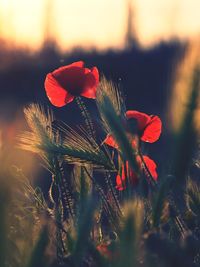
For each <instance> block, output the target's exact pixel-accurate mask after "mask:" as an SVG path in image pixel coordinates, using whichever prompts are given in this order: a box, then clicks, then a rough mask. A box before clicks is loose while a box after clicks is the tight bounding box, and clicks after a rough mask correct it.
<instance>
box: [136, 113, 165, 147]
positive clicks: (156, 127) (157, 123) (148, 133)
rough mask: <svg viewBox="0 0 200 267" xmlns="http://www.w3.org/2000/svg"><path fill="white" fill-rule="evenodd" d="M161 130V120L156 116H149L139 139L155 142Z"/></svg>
mask: <svg viewBox="0 0 200 267" xmlns="http://www.w3.org/2000/svg"><path fill="white" fill-rule="evenodd" d="M161 131H162V122H161V120H160V118H159V117H158V116H151V119H150V121H149V122H148V124H147V125H146V128H145V129H144V131H143V134H142V136H141V140H142V141H144V142H148V143H154V142H156V141H157V140H158V139H159V137H160V134H161Z"/></svg>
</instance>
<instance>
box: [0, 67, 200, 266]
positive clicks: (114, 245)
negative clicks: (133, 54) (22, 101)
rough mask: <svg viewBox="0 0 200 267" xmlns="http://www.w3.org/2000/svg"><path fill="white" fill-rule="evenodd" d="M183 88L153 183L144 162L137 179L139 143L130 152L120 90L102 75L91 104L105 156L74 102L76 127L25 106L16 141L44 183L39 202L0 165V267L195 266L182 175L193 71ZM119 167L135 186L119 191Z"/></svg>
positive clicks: (199, 196) (190, 146)
mask: <svg viewBox="0 0 200 267" xmlns="http://www.w3.org/2000/svg"><path fill="white" fill-rule="evenodd" d="M192 87H193V90H192V94H191V97H190V103H189V106H188V110H187V111H186V114H185V117H184V120H183V124H182V127H181V130H180V131H179V133H178V134H177V136H176V145H175V150H174V151H173V154H172V155H171V154H170V155H169V156H168V158H167V159H166V160H167V161H168V162H167V164H169V163H170V162H171V160H173V166H172V171H171V173H165V174H164V175H163V176H162V177H159V179H158V183H154V184H152V183H151V181H149V180H148V179H145V178H146V176H148V175H149V174H148V173H147V170H148V168H147V166H145V164H144V162H142V164H143V167H144V169H145V171H144V173H142V171H141V168H140V167H139V166H138V162H137V160H136V157H137V156H139V157H141V160H142V156H143V153H142V147H141V146H140V142H138V146H137V145H136V146H135V147H133V146H132V144H131V142H130V140H129V136H128V135H127V132H126V130H125V129H127V128H128V127H129V126H128V123H127V120H126V117H125V110H126V109H125V104H124V101H123V98H122V96H121V93H120V91H119V90H118V88H117V87H116V86H114V85H113V84H112V83H110V82H107V81H106V80H105V78H103V81H102V83H101V85H100V87H99V89H98V92H97V105H98V108H99V112H100V116H101V119H102V129H103V130H104V131H105V132H106V133H109V134H110V133H112V135H113V137H114V139H115V140H116V142H117V144H118V147H119V148H118V149H113V150H112V151H111V152H110V151H109V148H108V147H106V145H104V144H103V142H102V143H101V144H99V143H98V142H97V141H96V140H95V135H96V133H95V129H94V127H93V124H92V121H91V117H90V116H89V114H88V111H87V110H86V107H85V106H84V103H83V102H82V99H80V98H78V99H77V104H78V105H79V107H80V109H81V112H82V114H83V116H84V118H85V126H86V128H87V129H86V130H83V129H82V127H79V128H78V129H71V128H69V127H68V126H67V125H66V126H62V127H61V126H59V127H57V128H55V127H53V120H54V118H53V115H52V113H51V112H50V111H48V110H47V111H45V110H44V109H43V108H42V107H41V106H38V105H31V106H29V107H28V108H26V109H25V116H26V119H27V122H28V125H29V127H30V131H29V132H25V133H23V134H22V135H21V137H20V138H19V139H20V147H21V148H23V149H26V150H29V151H32V152H34V153H36V154H37V155H38V156H39V157H41V158H42V159H43V164H44V165H45V167H46V168H47V170H49V172H50V173H51V175H52V184H51V186H50V188H49V197H48V198H47V199H45V198H44V196H43V192H42V190H41V189H40V188H38V187H36V188H35V186H34V185H32V184H31V182H30V180H29V179H27V178H26V177H25V176H24V175H23V172H22V171H21V170H20V169H18V168H16V167H15V168H8V167H6V168H3V167H1V168H2V171H1V175H0V178H1V188H0V216H1V220H0V266H1V267H18V266H19V267H58V266H63V267H64V266H65V267H68V266H70V267H82V266H84V267H93V266H94V267H153V266H159V267H173V266H174V267H175V266H184V267H197V266H199V265H200V261H199V255H200V249H199V247H200V229H199V223H200V187H199V181H198V180H197V179H196V178H194V177H192V174H191V173H190V166H191V162H192V160H193V156H194V152H196V149H197V145H196V144H197V139H198V138H197V137H198V132H197V130H196V128H195V127H194V126H195V125H194V114H195V111H196V108H197V98H198V97H199V96H198V94H199V72H198V71H196V72H195V74H194V79H193V85H192ZM87 133H88V134H87ZM136 139H137V136H136ZM173 145H174V143H173ZM126 161H128V163H129V166H130V167H131V168H132V170H133V171H134V173H135V175H136V176H137V178H138V180H139V181H138V183H139V185H138V186H137V185H133V184H131V183H128V184H127V188H126V189H125V190H124V191H122V192H119V191H117V190H116V188H115V186H114V182H113V177H114V178H115V176H116V170H118V171H119V173H120V171H121V165H122V164H123V163H124V162H126ZM2 162H3V159H2ZM69 165H70V168H69ZM2 166H3V164H2ZM5 169H6V172H5ZM146 173H147V174H146ZM125 175H126V176H128V174H127V173H125ZM145 175H146V176H145ZM188 177H190V178H188ZM128 178H129V177H128ZM195 179H196V180H195ZM4 180H5V181H6V183H3V181H4ZM4 185H5V186H4ZM144 187H145V188H147V190H144ZM127 192H128V197H127Z"/></svg>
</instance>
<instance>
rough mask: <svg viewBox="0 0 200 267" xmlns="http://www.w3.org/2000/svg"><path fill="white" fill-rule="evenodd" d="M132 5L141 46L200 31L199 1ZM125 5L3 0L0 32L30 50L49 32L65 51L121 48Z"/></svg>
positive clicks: (123, 0)
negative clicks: (74, 47)
mask: <svg viewBox="0 0 200 267" xmlns="http://www.w3.org/2000/svg"><path fill="white" fill-rule="evenodd" d="M132 3H133V5H134V9H135V10H134V17H133V19H134V23H135V28H136V31H137V36H138V38H139V41H140V43H141V44H142V45H144V46H147V45H151V44H152V43H154V42H156V41H159V40H163V39H169V38H170V37H179V38H180V37H184V38H186V37H190V36H194V35H200V19H199V10H200V1H199V0H190V1H188V0H162V1H159V0H132ZM127 7H128V0H109V1H108V0H84V1H82V0H73V1H72V0H34V1H31V0H1V2H0V22H1V28H0V32H1V36H2V37H5V38H6V39H9V40H10V41H12V42H13V44H17V45H25V46H28V47H32V48H38V47H39V46H40V45H41V44H42V43H43V42H44V38H47V37H52V36H53V37H54V39H55V41H56V42H57V43H58V44H59V46H61V47H62V48H65V49H66V48H71V47H72V46H84V47H91V46H93V47H97V48H101V49H104V48H108V47H114V48H117V47H123V45H124V36H125V32H126V24H127V10H128V9H127ZM47 32H48V33H47ZM47 35H48V36H47Z"/></svg>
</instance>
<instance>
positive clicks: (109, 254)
mask: <svg viewBox="0 0 200 267" xmlns="http://www.w3.org/2000/svg"><path fill="white" fill-rule="evenodd" d="M97 250H98V251H99V253H100V254H102V255H103V256H104V257H106V258H108V259H112V256H113V255H112V252H111V251H110V250H109V247H108V245H107V244H100V245H98V246H97Z"/></svg>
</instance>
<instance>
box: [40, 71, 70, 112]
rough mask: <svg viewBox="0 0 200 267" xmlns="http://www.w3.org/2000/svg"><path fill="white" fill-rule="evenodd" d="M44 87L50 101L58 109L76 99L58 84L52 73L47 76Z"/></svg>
mask: <svg viewBox="0 0 200 267" xmlns="http://www.w3.org/2000/svg"><path fill="white" fill-rule="evenodd" d="M44 86H45V90H46V94H47V97H48V98H49V101H50V102H51V103H52V104H53V105H54V106H56V107H63V106H65V105H66V104H67V103H70V102H71V101H72V100H73V99H74V97H73V96H72V95H70V94H69V93H68V92H67V91H66V90H65V89H64V88H63V87H62V86H61V85H60V84H59V83H58V82H57V80H56V79H55V78H54V76H53V75H52V73H49V74H47V76H46V79H45V83H44Z"/></svg>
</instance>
